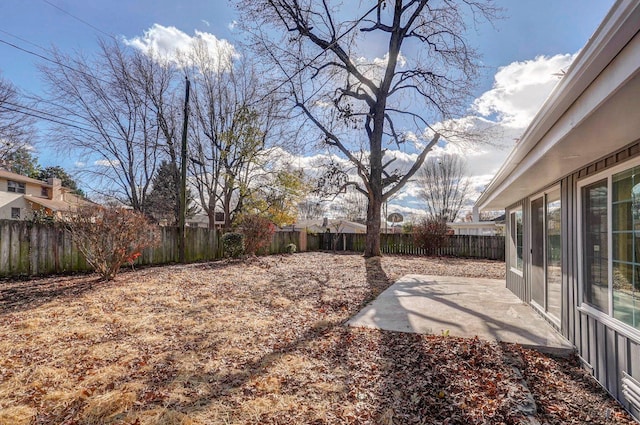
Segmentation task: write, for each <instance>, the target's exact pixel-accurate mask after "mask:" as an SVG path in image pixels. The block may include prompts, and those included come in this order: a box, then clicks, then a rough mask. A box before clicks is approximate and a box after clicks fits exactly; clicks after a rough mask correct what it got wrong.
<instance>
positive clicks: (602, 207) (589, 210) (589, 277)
mask: <svg viewBox="0 0 640 425" xmlns="http://www.w3.org/2000/svg"><path fill="white" fill-rule="evenodd" d="M607 192H608V191H607V180H606V179H605V180H600V181H598V182H595V183H592V184H590V185H588V186H585V187H583V188H582V235H583V242H584V244H583V251H582V258H583V266H584V269H583V281H584V283H583V285H584V291H583V299H584V301H585V302H586V303H589V304H590V305H592V306H594V307H596V308H597V309H599V310H601V311H603V312H605V313H608V311H609V308H608V305H609V301H608V299H609V261H608V251H609V250H608V245H609V238H608V232H607V222H608V219H607Z"/></svg>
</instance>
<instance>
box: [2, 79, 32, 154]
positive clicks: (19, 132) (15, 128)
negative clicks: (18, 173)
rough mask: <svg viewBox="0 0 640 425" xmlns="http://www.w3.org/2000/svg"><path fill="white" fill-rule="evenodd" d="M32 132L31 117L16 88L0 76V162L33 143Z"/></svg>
mask: <svg viewBox="0 0 640 425" xmlns="http://www.w3.org/2000/svg"><path fill="white" fill-rule="evenodd" d="M25 112H26V113H25ZM34 134H35V132H34V130H33V119H32V118H31V117H30V116H29V115H28V111H27V110H25V105H24V102H23V101H22V99H21V98H20V94H19V93H18V90H17V89H16V87H15V86H14V85H13V84H12V83H11V82H10V81H8V80H6V79H4V78H3V77H2V76H0V164H2V163H3V162H5V161H6V160H7V159H8V158H9V157H11V156H12V155H14V154H16V153H17V152H19V151H20V150H23V149H25V148H26V147H28V146H31V145H33V143H34V140H33V137H34Z"/></svg>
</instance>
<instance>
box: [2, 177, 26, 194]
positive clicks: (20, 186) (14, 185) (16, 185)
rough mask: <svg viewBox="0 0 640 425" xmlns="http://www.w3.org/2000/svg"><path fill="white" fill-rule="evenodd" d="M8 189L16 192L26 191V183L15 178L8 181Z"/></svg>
mask: <svg viewBox="0 0 640 425" xmlns="http://www.w3.org/2000/svg"><path fill="white" fill-rule="evenodd" d="M7 191H9V192H14V193H26V190H25V186H24V183H20V182H14V181H13V180H9V181H8V182H7Z"/></svg>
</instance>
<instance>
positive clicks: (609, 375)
mask: <svg viewBox="0 0 640 425" xmlns="http://www.w3.org/2000/svg"><path fill="white" fill-rule="evenodd" d="M616 336H617V335H616V332H615V331H614V330H613V329H609V328H605V344H606V345H605V354H606V360H607V361H606V363H605V373H606V383H607V388H608V389H609V392H610V393H611V394H618V382H619V381H618V371H619V370H620V365H619V364H618V355H617V352H616V351H617V348H616V347H617V346H618V344H617V338H616Z"/></svg>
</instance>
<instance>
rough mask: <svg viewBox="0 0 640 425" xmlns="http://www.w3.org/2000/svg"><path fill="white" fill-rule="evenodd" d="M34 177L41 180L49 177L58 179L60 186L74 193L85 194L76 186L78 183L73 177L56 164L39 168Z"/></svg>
mask: <svg viewBox="0 0 640 425" xmlns="http://www.w3.org/2000/svg"><path fill="white" fill-rule="evenodd" d="M36 178H37V179H38V180H43V181H47V179H49V178H56V179H60V181H61V182H62V186H64V187H67V188H69V189H72V190H73V193H75V194H76V195H80V196H83V197H84V196H85V193H84V191H83V190H82V189H80V188H79V187H78V183H76V181H75V180H74V179H73V177H71V176H70V175H69V173H67V172H66V170H65V169H64V168H62V167H60V166H58V165H54V166H51V167H46V168H44V169H41V170H39V172H38V174H37V176H36Z"/></svg>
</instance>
